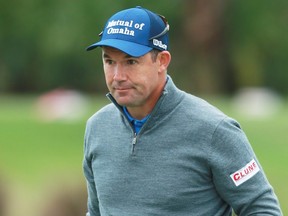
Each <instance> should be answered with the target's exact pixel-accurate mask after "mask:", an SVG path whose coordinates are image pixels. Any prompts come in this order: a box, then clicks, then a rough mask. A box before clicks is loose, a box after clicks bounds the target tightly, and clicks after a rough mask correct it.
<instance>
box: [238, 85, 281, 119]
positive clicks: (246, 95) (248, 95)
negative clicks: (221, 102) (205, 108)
mask: <svg viewBox="0 0 288 216" xmlns="http://www.w3.org/2000/svg"><path fill="white" fill-rule="evenodd" d="M281 105H282V99H281V97H280V96H279V95H278V94H277V93H276V92H274V91H273V90H271V89H268V88H256V87H255V88H243V89H241V90H240V91H239V92H238V93H237V94H236V95H235V96H234V98H233V107H234V109H235V110H236V111H237V112H239V113H241V114H242V115H245V116H248V117H255V118H265V117H270V116H272V115H274V114H275V113H277V112H278V111H279V110H280V108H281Z"/></svg>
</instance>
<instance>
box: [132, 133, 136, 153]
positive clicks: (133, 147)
mask: <svg viewBox="0 0 288 216" xmlns="http://www.w3.org/2000/svg"><path fill="white" fill-rule="evenodd" d="M136 142H137V134H136V133H135V134H134V137H133V140H132V154H133V153H134V150H135V146H136Z"/></svg>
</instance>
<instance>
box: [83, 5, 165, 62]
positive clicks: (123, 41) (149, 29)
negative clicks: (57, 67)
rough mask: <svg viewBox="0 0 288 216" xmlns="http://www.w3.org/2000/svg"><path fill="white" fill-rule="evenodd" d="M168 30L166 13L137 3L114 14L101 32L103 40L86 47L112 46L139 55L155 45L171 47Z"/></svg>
mask: <svg viewBox="0 0 288 216" xmlns="http://www.w3.org/2000/svg"><path fill="white" fill-rule="evenodd" d="M168 31H169V24H168V22H167V20H166V19H165V17H163V16H161V15H159V14H155V13H154V12H152V11H150V10H147V9H145V8H142V7H139V6H138V7H135V8H130V9H126V10H123V11H120V12H118V13H116V14H114V15H113V16H112V17H111V18H110V19H109V20H108V21H107V23H106V25H105V27H104V30H103V32H101V33H100V36H101V40H100V41H99V42H96V43H94V44H92V45H91V46H89V47H88V48H87V51H89V50H92V49H94V48H96V47H99V46H109V47H113V48H116V49H118V50H121V51H122V52H125V53H127V54H128V55H130V56H134V57H140V56H142V55H145V54H146V53H148V52H149V51H151V50H152V49H158V50H161V51H163V50H168V42H169V41H168Z"/></svg>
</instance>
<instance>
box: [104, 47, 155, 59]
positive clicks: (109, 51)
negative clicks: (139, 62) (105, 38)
mask: <svg viewBox="0 0 288 216" xmlns="http://www.w3.org/2000/svg"><path fill="white" fill-rule="evenodd" d="M149 53H150V52H148V53H146V54H145V55H143V56H140V57H134V56H131V55H129V54H127V53H125V52H123V51H121V50H119V49H116V48H113V47H109V46H103V47H102V57H103V58H105V57H106V58H107V57H114V56H115V57H116V56H117V57H123V58H138V59H139V58H143V57H145V56H147V55H149Z"/></svg>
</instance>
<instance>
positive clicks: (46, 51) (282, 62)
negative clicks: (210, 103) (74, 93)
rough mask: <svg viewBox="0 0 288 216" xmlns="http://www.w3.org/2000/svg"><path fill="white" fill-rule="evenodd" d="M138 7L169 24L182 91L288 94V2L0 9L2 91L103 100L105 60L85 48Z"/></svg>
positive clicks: (39, 2)
mask: <svg viewBox="0 0 288 216" xmlns="http://www.w3.org/2000/svg"><path fill="white" fill-rule="evenodd" d="M136 5H141V6H143V7H147V8H149V9H151V10H153V11H155V12H158V13H160V14H163V15H165V16H166V18H167V19H168V21H169V23H170V29H171V30H170V44H171V48H170V51H171V52H172V57H173V61H172V64H171V67H170V70H169V73H170V74H171V75H173V77H174V79H175V80H177V83H179V85H180V87H182V88H184V89H185V90H187V91H191V92H196V93H225V94H230V93H233V92H235V91H236V90H238V89H239V88H241V87H247V86H266V87H270V88H272V89H274V90H276V91H278V92H279V93H281V94H287V93H288V85H287V80H288V73H287V69H288V61H286V58H287V51H288V37H287V35H288V25H287V18H288V1H286V0H276V1H269V0H254V1H249V0H244V1H236V0H232V1H228V0H215V1H207V0H192V1H191V0H173V1H169V2H167V1H164V0H161V1H145V2H143V1H139V0H134V1H132V0H126V1H113V0H105V1H102V0H101V1H91V0H88V1H76V0H69V1H68V0H57V1H56V0H50V1H44V0H26V1H19V0H10V1H2V2H1V7H0V46H1V47H0V50H1V51H0V91H1V92H5V93H8V92H12V93H30V92H38V93H41V92H44V91H47V90H50V89H54V88H59V87H65V88H74V89H79V90H82V91H84V92H103V91H104V92H106V86H105V84H104V82H103V74H102V73H103V72H102V63H101V58H100V52H99V51H97V50H96V51H93V52H94V53H93V52H86V51H85V48H86V47H87V46H88V45H90V44H91V43H93V42H95V41H97V40H98V33H99V32H101V29H102V28H103V26H104V24H105V22H106V20H107V19H108V18H109V17H110V16H111V15H112V14H113V13H115V12H116V11H118V10H121V9H124V8H127V7H134V6H136ZM95 53H96V54H95Z"/></svg>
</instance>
